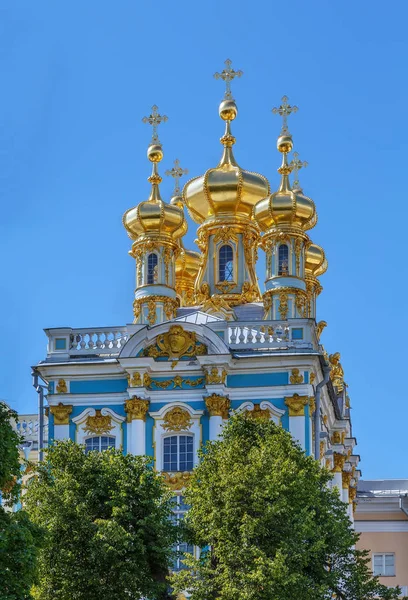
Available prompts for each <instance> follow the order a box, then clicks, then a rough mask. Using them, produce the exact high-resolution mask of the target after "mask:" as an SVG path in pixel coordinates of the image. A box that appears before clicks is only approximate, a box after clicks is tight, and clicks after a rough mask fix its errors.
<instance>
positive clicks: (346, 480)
mask: <svg viewBox="0 0 408 600" xmlns="http://www.w3.org/2000/svg"><path fill="white" fill-rule="evenodd" d="M341 475H342V487H343V492H342V498H343V502H345V503H346V504H347V505H348V503H349V487H350V481H351V471H342V474H341Z"/></svg>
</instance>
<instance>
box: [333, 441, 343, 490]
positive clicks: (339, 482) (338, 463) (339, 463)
mask: <svg viewBox="0 0 408 600" xmlns="http://www.w3.org/2000/svg"><path fill="white" fill-rule="evenodd" d="M333 461H334V466H333V487H336V488H337V489H338V490H339V494H340V498H343V467H344V463H345V461H346V457H345V456H344V454H340V453H339V452H335V453H334V454H333Z"/></svg>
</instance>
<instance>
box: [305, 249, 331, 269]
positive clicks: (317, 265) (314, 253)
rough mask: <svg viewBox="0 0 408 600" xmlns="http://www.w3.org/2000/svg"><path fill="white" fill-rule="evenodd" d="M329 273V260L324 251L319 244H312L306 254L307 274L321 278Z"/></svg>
mask: <svg viewBox="0 0 408 600" xmlns="http://www.w3.org/2000/svg"><path fill="white" fill-rule="evenodd" d="M326 271H327V260H326V255H325V253H324V250H323V248H322V247H321V246H318V245H317V244H312V243H311V244H310V245H309V246H308V248H307V249H306V253H305V273H306V275H311V276H312V277H319V275H323V273H325V272H326Z"/></svg>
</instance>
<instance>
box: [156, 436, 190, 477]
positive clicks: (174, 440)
mask: <svg viewBox="0 0 408 600" xmlns="http://www.w3.org/2000/svg"><path fill="white" fill-rule="evenodd" d="M193 466H194V459H193V436H192V435H172V436H170V437H165V438H164V440H163V471H192V470H193Z"/></svg>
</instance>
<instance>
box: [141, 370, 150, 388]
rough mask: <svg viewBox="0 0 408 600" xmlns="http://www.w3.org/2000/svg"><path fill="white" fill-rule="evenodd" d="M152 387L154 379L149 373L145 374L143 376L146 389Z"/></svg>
mask: <svg viewBox="0 0 408 600" xmlns="http://www.w3.org/2000/svg"><path fill="white" fill-rule="evenodd" d="M151 385H152V378H151V377H150V375H149V373H144V374H143V386H144V387H146V388H147V387H150V386H151Z"/></svg>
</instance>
